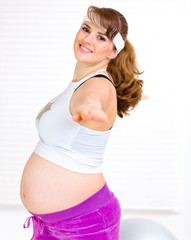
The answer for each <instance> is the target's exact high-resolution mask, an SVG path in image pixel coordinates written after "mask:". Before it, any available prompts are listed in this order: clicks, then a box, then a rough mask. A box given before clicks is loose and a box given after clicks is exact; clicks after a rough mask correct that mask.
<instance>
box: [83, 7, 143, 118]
mask: <svg viewBox="0 0 191 240" xmlns="http://www.w3.org/2000/svg"><path fill="white" fill-rule="evenodd" d="M87 15H88V17H89V18H90V19H91V21H92V22H95V23H98V24H99V25H100V26H102V27H103V28H105V29H107V31H106V35H107V37H108V38H109V39H110V40H113V38H114V37H115V36H116V35H117V33H118V32H119V33H120V34H121V36H122V38H123V40H124V41H125V47H124V48H123V49H122V50H121V51H120V53H118V55H117V57H116V58H114V59H111V60H110V62H109V64H108V67H107V71H108V72H109V73H110V74H111V76H112V78H113V80H114V85H115V88H116V91H117V113H118V116H119V117H121V118H122V117H123V115H129V111H130V110H132V109H133V108H134V107H135V106H136V105H137V103H138V102H139V101H140V100H141V98H142V93H143V92H142V87H143V81H142V80H140V79H138V77H139V75H140V74H141V73H142V72H140V71H139V70H138V67H137V63H136V55H135V50H134V48H133V46H132V45H131V43H130V42H129V41H128V40H127V33H128V24H127V21H126V19H125V17H124V16H123V15H122V14H121V13H120V12H118V11H116V10H115V9H112V8H98V7H95V6H90V7H89V8H88V11H87Z"/></svg>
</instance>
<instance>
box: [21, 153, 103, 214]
mask: <svg viewBox="0 0 191 240" xmlns="http://www.w3.org/2000/svg"><path fill="white" fill-rule="evenodd" d="M104 184H105V179H104V176H103V174H101V173H100V174H82V173H77V172H73V171H70V170H67V169H65V168H63V167H60V166H58V165H56V164H54V163H51V162H49V161H47V160H46V159H44V158H42V157H40V156H39V155H37V154H36V153H32V155H31V156H30V158H29V160H28V161H27V163H26V165H25V168H24V171H23V175H22V180H21V188H20V194H21V200H22V202H23V205H24V206H25V207H26V208H27V209H28V210H29V211H30V212H32V213H36V214H46V213H51V212H56V211H61V210H64V209H67V208H70V207H73V206H75V205H77V204H79V203H81V202H83V201H84V200H86V199H87V198H89V197H90V196H92V195H93V194H94V193H96V192H97V191H99V190H100V189H101V188H102V187H103V186H104Z"/></svg>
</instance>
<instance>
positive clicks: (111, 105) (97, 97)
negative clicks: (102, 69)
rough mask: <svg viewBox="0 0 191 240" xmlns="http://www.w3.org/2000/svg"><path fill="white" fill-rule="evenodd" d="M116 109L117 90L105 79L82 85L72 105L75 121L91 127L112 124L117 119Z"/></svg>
mask: <svg viewBox="0 0 191 240" xmlns="http://www.w3.org/2000/svg"><path fill="white" fill-rule="evenodd" d="M115 108H116V92H115V88H114V87H113V86H112V84H111V83H110V82H109V81H108V80H106V79H104V78H92V79H89V80H88V81H86V82H85V83H84V84H82V85H81V86H80V87H79V89H77V90H76V92H74V94H73V96H72V99H71V105H70V110H71V113H72V118H73V120H74V121H76V122H80V123H84V124H83V125H86V124H87V125H88V124H90V125H91V126H92V124H94V125H97V126H98V125H100V124H101V123H102V125H103V124H105V125H108V124H110V122H111V121H113V119H114V118H115V116H114V115H115V114H116V111H113V110H114V109H115ZM85 122H87V123H85Z"/></svg>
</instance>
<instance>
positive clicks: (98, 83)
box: [79, 74, 116, 94]
mask: <svg viewBox="0 0 191 240" xmlns="http://www.w3.org/2000/svg"><path fill="white" fill-rule="evenodd" d="M80 88H81V90H82V91H89V90H91V91H92V90H94V91H99V93H100V94H101V93H103V92H105V93H106V92H108V93H116V89H115V87H114V85H113V80H112V79H111V78H109V76H107V75H104V74H96V75H95V76H93V77H91V78H89V79H87V80H86V81H84V82H83V84H82V85H81V86H80V87H79V90H80Z"/></svg>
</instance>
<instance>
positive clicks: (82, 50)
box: [79, 44, 93, 54]
mask: <svg viewBox="0 0 191 240" xmlns="http://www.w3.org/2000/svg"><path fill="white" fill-rule="evenodd" d="M81 46H82V47H83V48H86V49H87V50H88V51H89V52H87V51H85V50H84V49H82V48H81ZM79 49H80V52H82V53H86V54H89V53H93V51H92V50H91V49H89V48H87V47H86V46H85V45H83V44H79Z"/></svg>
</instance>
